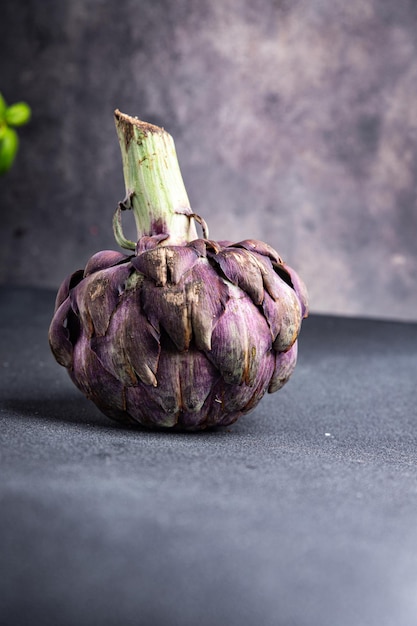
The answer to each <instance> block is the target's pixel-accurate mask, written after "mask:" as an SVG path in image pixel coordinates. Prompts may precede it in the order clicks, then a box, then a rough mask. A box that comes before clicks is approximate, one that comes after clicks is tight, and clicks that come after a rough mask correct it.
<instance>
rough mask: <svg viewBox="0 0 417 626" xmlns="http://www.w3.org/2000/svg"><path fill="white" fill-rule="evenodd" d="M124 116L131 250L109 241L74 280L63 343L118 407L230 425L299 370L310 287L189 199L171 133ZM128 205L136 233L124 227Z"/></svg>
mask: <svg viewBox="0 0 417 626" xmlns="http://www.w3.org/2000/svg"><path fill="white" fill-rule="evenodd" d="M115 116H116V127H117V130H118V134H119V139H120V145H121V149H122V156H123V163H124V173H125V181H126V189H127V199H126V201H125V202H123V203H120V204H119V206H118V208H117V211H116V215H115V220H114V230H115V235H116V240H117V241H118V243H119V244H120V245H121V246H123V247H125V248H128V249H130V250H131V254H130V255H125V254H123V253H121V252H116V251H109V250H106V251H102V252H98V253H97V254H95V255H94V256H92V257H91V259H90V260H89V261H88V262H87V265H86V267H85V269H84V270H80V271H77V272H75V273H74V274H72V275H71V276H70V277H69V278H67V279H66V280H65V281H64V283H63V284H62V285H61V287H60V289H59V291H58V295H57V299H56V307H55V314H54V317H53V320H52V323H51V326H50V331H49V340H50V345H51V348H52V352H53V354H54V356H55V358H56V360H57V361H58V363H59V364H61V365H63V366H64V367H66V368H67V369H68V372H69V375H70V376H71V379H72V380H73V382H74V383H75V385H76V386H77V387H78V388H79V389H80V390H81V391H82V392H83V393H84V394H85V395H86V396H87V397H88V398H90V399H91V400H92V401H93V402H94V403H95V404H96V405H97V406H98V407H99V408H100V409H101V411H102V412H103V413H105V414H106V415H107V416H109V417H110V418H113V419H116V420H119V421H122V422H124V423H130V424H136V425H138V424H140V425H143V426H146V427H164V428H180V429H188V430H198V429H203V428H207V427H212V426H217V425H223V426H225V425H228V424H231V423H233V422H234V421H236V420H237V419H238V418H239V417H240V416H241V415H243V414H245V413H248V412H249V411H251V410H252V409H253V408H254V407H255V406H256V405H257V403H258V402H259V400H260V399H261V398H262V396H263V395H264V394H265V392H266V391H269V392H270V393H273V392H274V391H277V390H278V389H280V388H281V387H282V386H283V385H284V383H285V382H286V381H287V380H288V378H289V376H290V375H291V373H292V371H293V369H294V367H295V364H296V359H297V337H298V334H299V331H300V327H301V321H302V318H303V317H305V316H306V315H307V296H306V291H305V287H304V285H303V283H302V281H301V280H300V278H299V277H298V276H297V274H296V273H295V271H294V270H292V269H291V268H290V267H288V266H287V265H286V264H284V263H283V261H282V260H281V259H280V257H279V256H278V254H277V253H276V252H275V250H273V249H272V248H271V247H270V246H268V245H267V244H266V243H263V242H260V241H255V240H251V239H247V240H245V241H241V242H239V243H235V244H233V243H230V242H214V241H211V240H210V239H209V238H208V231H207V228H206V225H205V223H204V221H203V220H201V218H199V217H198V216H197V215H195V214H194V213H192V211H191V209H190V208H189V204H188V199H187V197H186V193H185V189H184V187H183V183H182V178H181V174H180V171H179V166H178V162H177V160H176V155H175V148H174V145H173V141H172V138H171V137H170V135H168V133H166V132H165V131H163V130H162V129H160V128H158V127H155V126H151V125H149V124H145V123H143V122H140V121H139V120H137V119H136V118H131V117H129V116H126V115H124V114H122V113H120V112H119V111H116V114H115ZM161 190H162V191H161ZM124 209H131V210H132V211H133V213H134V216H135V219H136V223H137V227H138V242H137V244H134V243H133V242H130V241H128V240H127V239H125V237H124V235H123V231H122V226H121V211H122V210H124ZM195 220H196V221H199V222H200V223H201V224H202V228H203V238H197V233H196V231H195V226H194V221H195Z"/></svg>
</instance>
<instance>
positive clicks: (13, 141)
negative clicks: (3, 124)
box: [0, 128, 19, 174]
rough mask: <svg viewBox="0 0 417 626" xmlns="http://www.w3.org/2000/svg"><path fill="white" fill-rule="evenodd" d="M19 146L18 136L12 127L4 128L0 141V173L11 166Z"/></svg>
mask: <svg viewBox="0 0 417 626" xmlns="http://www.w3.org/2000/svg"><path fill="white" fill-rule="evenodd" d="M18 147H19V138H18V136H17V133H16V131H15V130H13V128H6V131H5V133H4V135H3V138H2V140H1V141H0V174H4V173H5V172H7V170H9V169H10V168H11V166H12V165H13V161H14V159H15V156H16V153H17V149H18Z"/></svg>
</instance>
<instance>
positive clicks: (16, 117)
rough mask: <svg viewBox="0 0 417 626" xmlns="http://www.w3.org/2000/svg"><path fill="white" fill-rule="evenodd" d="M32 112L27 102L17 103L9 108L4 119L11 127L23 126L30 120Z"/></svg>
mask: <svg viewBox="0 0 417 626" xmlns="http://www.w3.org/2000/svg"><path fill="white" fill-rule="evenodd" d="M30 116H31V110H30V106H29V105H28V104H26V102H16V104H12V105H11V106H9V107H7V109H6V111H5V113H4V119H5V120H6V122H7V123H8V124H9V125H10V126H23V124H26V123H27V122H28V121H29V120H30Z"/></svg>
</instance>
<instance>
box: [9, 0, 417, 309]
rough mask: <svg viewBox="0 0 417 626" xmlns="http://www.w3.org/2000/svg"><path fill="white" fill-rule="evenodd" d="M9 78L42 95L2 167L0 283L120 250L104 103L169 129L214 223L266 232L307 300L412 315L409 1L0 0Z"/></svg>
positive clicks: (20, 94) (414, 249)
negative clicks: (11, 160) (9, 162)
mask: <svg viewBox="0 0 417 626" xmlns="http://www.w3.org/2000/svg"><path fill="white" fill-rule="evenodd" d="M0 46H1V54H0V89H1V90H2V91H3V92H4V95H5V96H6V98H7V99H8V100H10V101H14V100H19V99H26V100H27V101H28V102H29V103H30V104H31V106H32V108H33V120H32V123H31V124H30V126H28V127H25V128H23V129H22V132H21V152H20V154H19V157H18V160H17V162H16V166H15V168H14V169H13V171H11V172H10V174H9V175H7V176H6V177H3V178H2V179H0V202H1V204H0V208H1V215H2V222H1V236H0V243H1V246H0V281H1V282H7V281H13V282H16V283H21V284H25V283H34V284H39V285H50V286H57V285H58V283H59V282H60V281H61V279H62V278H63V277H64V276H65V275H66V274H67V273H69V272H71V271H72V270H73V269H75V268H77V267H79V266H81V265H83V264H84V263H85V261H86V259H87V258H88V257H89V256H90V254H91V253H92V252H94V251H96V250H98V249H101V248H108V247H114V245H113V240H112V233H111V218H112V213H113V210H114V207H115V205H116V203H117V201H118V200H119V199H120V198H121V197H122V196H123V194H124V185H123V179H122V172H121V164H120V157H119V152H118V150H119V149H118V145H117V140H116V135H115V131H114V127H113V118H112V112H113V109H114V108H116V107H119V108H120V109H121V110H122V111H124V112H126V113H129V114H132V115H138V116H139V117H140V118H142V119H145V120H146V121H150V122H153V123H156V124H160V125H163V126H164V127H165V128H167V130H168V131H169V132H171V134H172V135H173V136H174V138H175V140H176V144H177V150H178V153H179V157H180V162H181V166H182V170H183V175H184V179H185V182H186V186H187V189H188V192H189V196H190V199H191V203H192V206H193V208H194V210H195V211H196V212H197V213H200V214H202V215H203V216H204V217H205V218H206V220H207V221H208V223H209V225H210V227H211V236H212V237H213V238H230V239H236V240H239V239H242V238H246V237H256V238H261V239H264V240H266V241H268V242H269V243H270V244H272V245H273V246H274V247H276V248H277V249H278V251H279V252H280V254H281V255H282V256H283V257H284V258H285V259H286V260H287V261H288V262H289V263H290V264H292V265H293V266H294V267H296V268H297V269H298V270H299V271H300V273H301V274H302V276H303V277H304V279H305V281H306V283H307V285H308V287H309V291H310V295H311V302H312V309H313V310H314V311H319V312H336V313H345V314H366V315H371V316H375V315H376V316H384V317H385V316H388V317H399V318H404V319H412V318H413V319H417V243H416V238H417V206H416V188H417V185H416V182H417V181H416V177H417V3H416V2H415V1H412V0H408V1H407V0H396V1H395V2H394V1H393V0H350V1H349V2H346V0H311V1H307V0H304V1H297V0H213V1H212V2H208V1H206V2H202V1H199V0H175V2H173V1H172V0H142V1H134V0H125V1H124V0H118V1H116V0H107V1H105V0H60V1H58V0H54V1H48V0H42V1H41V2H40V1H38V0H27V1H26V2H24V1H23V0H2V8H1V17H0Z"/></svg>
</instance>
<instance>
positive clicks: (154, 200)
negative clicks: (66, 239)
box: [114, 110, 197, 247]
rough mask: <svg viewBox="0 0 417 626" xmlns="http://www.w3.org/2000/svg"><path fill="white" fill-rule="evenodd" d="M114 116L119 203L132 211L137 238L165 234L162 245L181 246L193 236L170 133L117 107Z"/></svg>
mask: <svg viewBox="0 0 417 626" xmlns="http://www.w3.org/2000/svg"><path fill="white" fill-rule="evenodd" d="M114 117H115V123H116V130H117V136H118V138H119V144H120V150H121V153H122V161H123V175H124V180H125V186H126V200H125V201H124V203H121V204H123V207H122V208H124V209H131V210H132V211H133V215H134V218H135V223H136V229H137V238H138V240H139V239H140V238H141V237H143V236H145V235H146V236H150V237H152V236H154V235H161V234H166V235H168V236H167V238H166V239H164V240H163V241H162V242H161V244H162V245H181V244H184V243H187V242H188V241H192V240H193V239H196V238H197V231H196V228H195V224H194V219H193V211H192V210H191V208H190V203H189V200H188V196H187V192H186V189H185V186H184V182H183V179H182V175H181V170H180V167H179V164H178V159H177V154H176V151H175V144H174V140H173V138H172V137H171V135H170V134H169V133H167V132H166V131H165V130H164V129H163V128H160V127H159V126H154V125H153V124H148V123H146V122H142V121H140V120H138V119H137V118H136V117H130V116H129V115H125V114H124V113H121V112H120V111H119V110H116V111H115V113H114ZM119 208H120V205H119ZM115 234H116V233H115ZM116 238H117V236H116ZM127 243H130V242H127ZM124 247H128V246H127V245H126V246H124Z"/></svg>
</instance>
